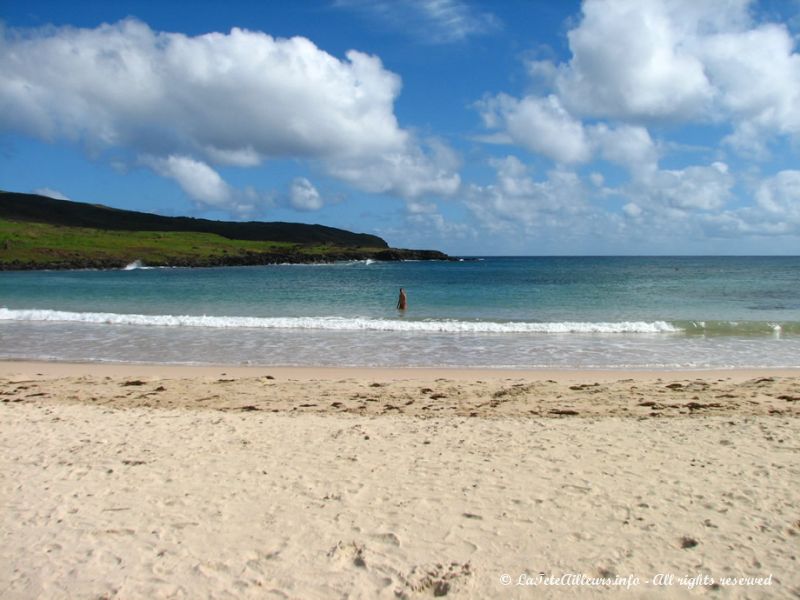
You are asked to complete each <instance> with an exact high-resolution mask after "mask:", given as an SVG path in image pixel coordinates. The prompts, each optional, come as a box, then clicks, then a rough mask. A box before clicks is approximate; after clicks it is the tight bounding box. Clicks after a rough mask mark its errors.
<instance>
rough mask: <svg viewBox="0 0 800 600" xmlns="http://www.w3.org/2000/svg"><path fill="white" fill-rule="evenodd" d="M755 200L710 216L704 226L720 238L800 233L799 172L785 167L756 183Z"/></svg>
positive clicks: (797, 234) (799, 234)
mask: <svg viewBox="0 0 800 600" xmlns="http://www.w3.org/2000/svg"><path fill="white" fill-rule="evenodd" d="M754 195H755V199H756V203H755V204H754V205H752V206H746V207H743V208H739V209H736V210H729V211H724V212H722V213H720V214H717V215H710V216H709V217H708V218H707V219H706V221H705V223H704V225H705V226H706V229H707V231H708V232H709V233H710V234H712V235H716V236H720V237H740V236H742V235H756V236H783V235H787V236H800V171H797V170H785V171H780V172H778V173H776V174H775V175H772V176H770V177H765V178H763V179H761V180H760V181H759V182H757V184H756V187H755V194H754Z"/></svg>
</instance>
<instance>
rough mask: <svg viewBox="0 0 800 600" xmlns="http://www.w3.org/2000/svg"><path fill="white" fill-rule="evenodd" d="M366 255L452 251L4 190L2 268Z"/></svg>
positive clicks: (427, 256)
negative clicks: (166, 214) (397, 246)
mask: <svg viewBox="0 0 800 600" xmlns="http://www.w3.org/2000/svg"><path fill="white" fill-rule="evenodd" d="M191 226H195V229H192V228H191ZM138 227H142V229H141V230H139V229H137V228H138ZM171 228H174V229H171ZM368 258H371V259H374V260H404V259H416V260H446V259H447V258H448V257H447V256H446V255H445V254H442V253H440V252H435V251H424V250H400V249H393V248H389V247H388V245H387V244H386V242H385V241H384V240H382V239H381V238H379V237H377V236H373V235H368V234H357V233H351V232H349V231H345V230H342V229H335V228H332V227H325V226H322V225H304V224H298V223H259V222H250V223H235V222H225V221H209V220H205V219H190V218H184V217H162V216H160V215H151V214H148V213H138V212H133V211H123V210H117V209H112V208H108V207H104V206H95V205H90V204H83V203H78V202H68V201H64V200H53V199H52V198H45V197H43V196H35V195H30V194H13V193H9V192H1V193H0V270H9V269H75V268H120V267H124V266H125V265H127V264H130V263H132V262H133V261H136V260H139V261H142V263H144V264H146V265H150V266H226V265H258V264H274V263H284V262H288V263H306V262H332V261H338V260H364V259H368Z"/></svg>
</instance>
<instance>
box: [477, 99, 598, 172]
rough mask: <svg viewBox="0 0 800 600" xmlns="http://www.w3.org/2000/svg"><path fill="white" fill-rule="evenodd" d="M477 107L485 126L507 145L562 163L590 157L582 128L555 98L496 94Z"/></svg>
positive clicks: (584, 159) (575, 161) (579, 160)
mask: <svg viewBox="0 0 800 600" xmlns="http://www.w3.org/2000/svg"><path fill="white" fill-rule="evenodd" d="M479 107H480V109H481V113H482V117H483V120H484V123H485V124H486V125H487V127H490V128H499V129H501V130H503V131H504V132H505V133H506V135H507V138H506V139H507V140H508V141H509V142H511V143H514V144H517V145H520V146H522V147H523V148H526V149H528V150H531V151H532V152H536V153H538V154H542V155H544V156H547V157H548V158H551V159H553V160H555V161H557V162H561V163H566V164H570V163H580V162H585V161H586V160H588V159H589V157H590V154H591V149H590V146H589V140H588V139H587V137H586V134H585V132H584V128H583V125H582V124H581V122H580V121H579V120H576V119H575V118H573V117H572V116H570V115H569V113H567V111H566V110H564V108H563V107H562V106H561V102H560V101H559V99H558V98H557V97H556V96H552V95H551V96H548V97H545V98H537V97H534V96H528V97H526V98H523V99H521V100H517V99H516V98H512V97H511V96H508V95H507V94H499V95H498V96H496V97H494V98H489V99H486V100H484V101H483V102H481V103H480V104H479Z"/></svg>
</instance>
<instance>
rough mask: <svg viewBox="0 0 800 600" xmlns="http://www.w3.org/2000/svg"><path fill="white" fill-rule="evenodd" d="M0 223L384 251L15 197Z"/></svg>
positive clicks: (288, 227)
mask: <svg viewBox="0 0 800 600" xmlns="http://www.w3.org/2000/svg"><path fill="white" fill-rule="evenodd" d="M0 218H3V219H9V220H13V221H32V222H35V223H48V224H50V225H65V226H68V227H91V228H93V229H106V230H110V231H191V232H194V233H214V234H217V235H220V236H222V237H225V238H228V239H231V240H252V241H262V242H263V241H271V242H290V243H293V244H331V245H335V246H343V247H348V246H349V247H370V248H388V247H389V245H388V244H387V243H386V242H385V241H384V240H382V239H381V238H379V237H378V236H376V235H369V234H366V233H353V232H350V231H345V230H344V229H336V228H334V227H326V226H324V225H307V224H304V223H281V222H272V223H264V222H259V221H249V222H235V221H211V220H208V219H193V218H190V217H165V216H162V215H154V214H151V213H143V212H137V211H132V210H120V209H117V208H110V207H108V206H102V205H99V204H86V203H84V202H71V201H68V200H56V199H54V198H48V197H47V196H38V195H36V194H18V193H15V192H0Z"/></svg>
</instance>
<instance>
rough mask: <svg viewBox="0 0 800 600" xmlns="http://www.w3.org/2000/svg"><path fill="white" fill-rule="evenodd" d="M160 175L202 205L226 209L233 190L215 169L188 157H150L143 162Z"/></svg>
mask: <svg viewBox="0 0 800 600" xmlns="http://www.w3.org/2000/svg"><path fill="white" fill-rule="evenodd" d="M143 162H144V163H145V164H146V165H147V166H149V167H151V168H152V169H153V170H154V171H156V172H157V173H158V174H159V175H161V176H163V177H169V178H170V179H174V180H175V181H176V182H177V183H178V185H180V186H181V188H183V190H184V191H185V192H186V193H187V194H188V195H189V196H190V197H192V198H193V199H195V200H197V201H198V202H200V203H202V204H206V205H208V206H213V207H217V208H226V207H227V206H228V205H229V204H230V201H231V199H232V197H233V190H232V189H231V187H230V186H229V185H228V184H227V183H225V181H224V180H223V179H222V177H220V175H219V173H217V172H216V171H215V170H214V169H212V168H211V167H209V166H208V165H207V164H205V163H203V162H200V161H197V160H194V159H192V158H189V157H187V156H174V155H172V156H169V157H167V158H156V157H148V158H146V159H144V161H143Z"/></svg>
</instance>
